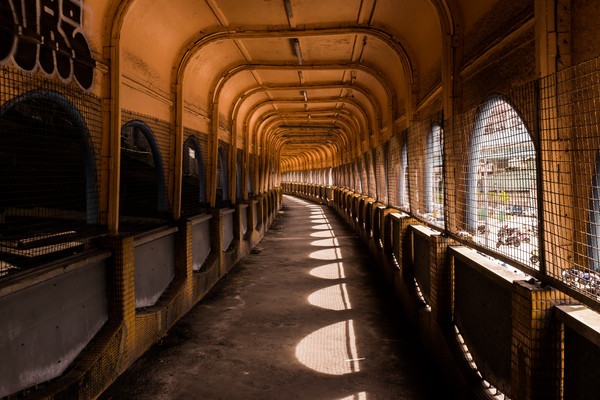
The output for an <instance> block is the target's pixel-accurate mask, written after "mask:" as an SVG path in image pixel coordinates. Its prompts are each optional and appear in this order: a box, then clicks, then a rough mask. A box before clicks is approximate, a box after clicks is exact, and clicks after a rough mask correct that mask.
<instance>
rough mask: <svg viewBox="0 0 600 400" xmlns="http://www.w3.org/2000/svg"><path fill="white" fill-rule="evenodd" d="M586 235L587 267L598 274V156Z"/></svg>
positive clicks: (599, 178) (599, 237)
mask: <svg viewBox="0 0 600 400" xmlns="http://www.w3.org/2000/svg"><path fill="white" fill-rule="evenodd" d="M587 233H588V235H587V242H588V257H589V266H590V269H591V270H592V271H595V272H598V271H600V154H599V155H598V156H597V157H596V167H595V168H594V177H593V178H592V193H591V196H590V213H589V222H588V229H587Z"/></svg>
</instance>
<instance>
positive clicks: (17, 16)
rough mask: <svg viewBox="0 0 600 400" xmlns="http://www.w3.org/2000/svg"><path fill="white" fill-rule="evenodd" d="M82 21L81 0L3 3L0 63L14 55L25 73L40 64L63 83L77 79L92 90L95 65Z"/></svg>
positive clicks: (1, 0) (0, 3)
mask: <svg viewBox="0 0 600 400" xmlns="http://www.w3.org/2000/svg"><path fill="white" fill-rule="evenodd" d="M81 19H82V10H81V2H80V1H78V0H0V61H3V60H6V59H8V58H9V57H10V56H11V55H12V57H13V59H14V61H15V63H16V64H17V65H18V66H19V67H20V68H22V69H24V70H26V71H32V70H34V69H35V67H36V65H39V66H40V68H41V69H42V70H43V71H44V72H45V73H47V74H49V75H52V74H53V73H54V72H57V73H58V76H60V77H61V78H62V79H63V80H68V79H70V78H72V77H73V76H74V77H75V79H76V80H77V82H79V84H80V85H81V86H82V87H83V88H84V89H89V88H90V87H91V86H92V83H93V80H94V69H95V66H96V62H95V61H94V59H93V58H92V53H91V51H90V47H89V44H88V42H87V40H86V38H85V36H84V35H83V33H82V32H81Z"/></svg>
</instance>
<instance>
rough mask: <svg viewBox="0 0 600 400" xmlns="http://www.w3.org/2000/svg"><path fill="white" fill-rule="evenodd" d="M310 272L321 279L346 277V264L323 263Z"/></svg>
mask: <svg viewBox="0 0 600 400" xmlns="http://www.w3.org/2000/svg"><path fill="white" fill-rule="evenodd" d="M310 274H311V275H312V276H314V277H317V278H321V279H345V278H346V274H345V273H344V264H342V262H337V263H332V264H327V265H323V266H320V267H317V268H313V269H312V270H311V271H310Z"/></svg>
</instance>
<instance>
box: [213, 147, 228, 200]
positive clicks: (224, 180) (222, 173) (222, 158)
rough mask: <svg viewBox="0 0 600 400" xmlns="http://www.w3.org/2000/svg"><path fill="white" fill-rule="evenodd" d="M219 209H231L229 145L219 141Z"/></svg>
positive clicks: (217, 198)
mask: <svg viewBox="0 0 600 400" xmlns="http://www.w3.org/2000/svg"><path fill="white" fill-rule="evenodd" d="M217 156H218V157H217V197H216V203H215V204H216V206H217V207H229V206H230V205H231V201H230V200H229V171H228V166H229V144H227V143H225V142H223V141H221V140H219V149H218V154H217Z"/></svg>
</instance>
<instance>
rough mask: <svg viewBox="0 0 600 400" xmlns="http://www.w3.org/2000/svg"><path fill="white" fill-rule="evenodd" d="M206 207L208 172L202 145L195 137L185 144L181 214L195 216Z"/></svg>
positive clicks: (187, 140) (191, 137)
mask: <svg viewBox="0 0 600 400" xmlns="http://www.w3.org/2000/svg"><path fill="white" fill-rule="evenodd" d="M204 207H206V170H205V169H204V159H203V157H202V151H201V150H200V144H199V143H198V139H196V137H195V136H190V137H188V138H187V139H186V141H185V142H184V143H183V176H182V182H181V212H182V215H184V216H190V215H194V214H197V213H199V212H200V210H201V209H202V208H204Z"/></svg>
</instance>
